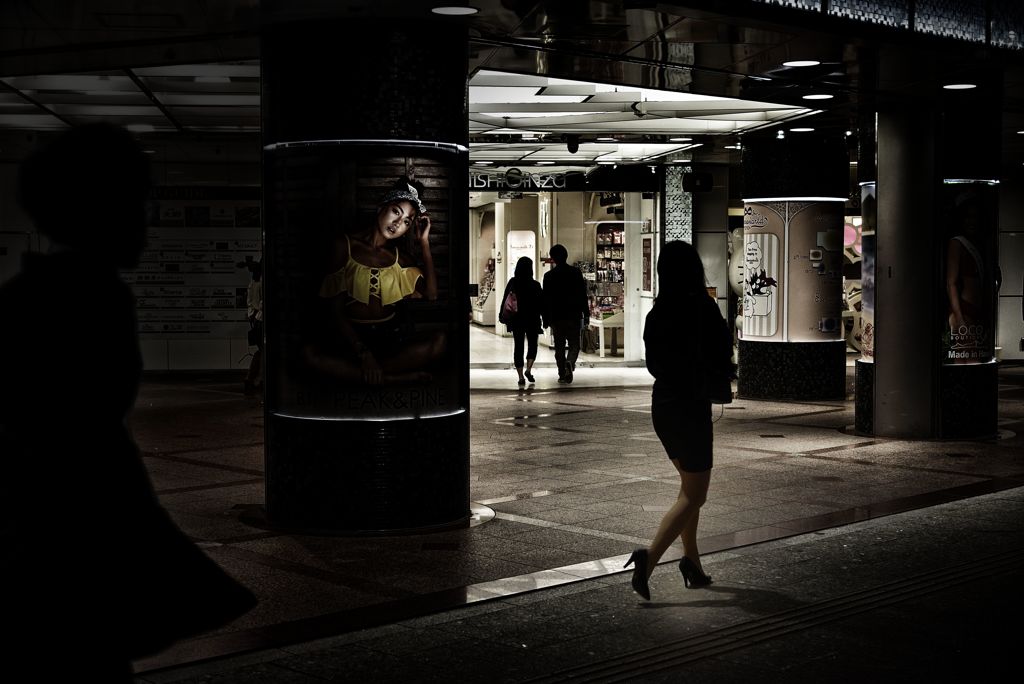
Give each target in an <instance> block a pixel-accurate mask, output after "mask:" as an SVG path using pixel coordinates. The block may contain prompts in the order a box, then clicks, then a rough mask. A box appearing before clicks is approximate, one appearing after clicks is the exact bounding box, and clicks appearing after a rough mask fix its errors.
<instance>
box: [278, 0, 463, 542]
mask: <svg viewBox="0 0 1024 684" xmlns="http://www.w3.org/2000/svg"><path fill="white" fill-rule="evenodd" d="M339 11H344V10H339ZM407 11H408V15H407V16H389V17H388V18H387V20H386V21H385V20H383V19H382V18H375V17H370V16H366V14H365V13H360V14H358V15H354V16H351V17H349V16H339V15H330V16H316V17H312V16H309V15H308V13H301V12H296V10H295V9H294V6H290V5H289V4H287V3H283V2H282V3H280V5H279V6H278V5H275V4H273V3H270V4H269V6H268V4H267V3H265V4H264V15H265V17H266V24H265V26H264V29H263V35H262V79H263V80H262V88H263V95H262V97H263V142H264V150H265V151H264V163H263V166H264V211H265V215H266V220H265V224H264V225H265V234H264V262H265V263H264V266H265V268H264V282H265V285H264V288H265V297H266V311H265V316H266V321H265V328H266V337H267V339H266V375H265V377H266V397H265V406H266V408H265V420H266V433H267V439H266V514H267V518H268V522H269V523H270V524H271V525H273V526H277V527H283V528H290V529H301V530H306V531H311V532H317V531H322V532H327V533H347V534H375V533H397V532H405V531H422V530H428V529H438V528H443V527H449V526H456V525H460V524H464V523H465V522H466V521H467V520H468V517H469V512H470V510H469V375H468V366H469V350H468V316H467V310H466V302H467V296H466V294H467V293H466V283H468V282H469V279H468V275H467V273H466V270H467V267H468V246H467V245H468V236H467V229H466V220H467V210H466V207H467V200H468V198H467V175H466V174H467V169H468V153H467V150H466V143H467V138H468V135H467V115H466V73H467V49H466V47H467V42H466V41H467V34H466V26H465V23H464V22H462V21H459V20H455V19H451V18H447V17H445V18H439V17H436V16H435V15H431V14H430V12H429V8H427V7H411V8H409V9H408V10H407ZM297 14H298V15H301V16H296V15H297ZM331 74H334V75H335V76H336V80H332V78H331Z"/></svg>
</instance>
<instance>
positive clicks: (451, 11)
mask: <svg viewBox="0 0 1024 684" xmlns="http://www.w3.org/2000/svg"><path fill="white" fill-rule="evenodd" d="M430 11H431V12H433V13H434V14H443V15H445V16H446V17H468V16H469V15H470V14H476V13H477V12H479V11H480V10H478V9H477V8H476V7H470V6H468V5H462V6H455V5H452V6H447V7H434V8H432V9H431V10H430Z"/></svg>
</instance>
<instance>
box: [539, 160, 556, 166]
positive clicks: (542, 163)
mask: <svg viewBox="0 0 1024 684" xmlns="http://www.w3.org/2000/svg"><path fill="white" fill-rule="evenodd" d="M554 163H555V162H553V161H539V162H537V166H552V165H553V164H554Z"/></svg>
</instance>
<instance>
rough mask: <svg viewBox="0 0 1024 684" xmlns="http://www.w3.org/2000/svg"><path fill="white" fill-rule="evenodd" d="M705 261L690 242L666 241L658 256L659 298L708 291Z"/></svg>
mask: <svg viewBox="0 0 1024 684" xmlns="http://www.w3.org/2000/svg"><path fill="white" fill-rule="evenodd" d="M707 285H708V281H707V277H706V276H705V275H704V262H702V261H701V260H700V254H698V253H697V248H696V247H694V246H693V245H691V244H690V243H689V242H683V241H682V240H673V241H672V242H666V243H665V245H664V246H663V247H662V248H661V254H660V255H659V256H658V299H661V298H662V297H671V298H675V297H683V296H686V295H691V294H698V293H706V292H707Z"/></svg>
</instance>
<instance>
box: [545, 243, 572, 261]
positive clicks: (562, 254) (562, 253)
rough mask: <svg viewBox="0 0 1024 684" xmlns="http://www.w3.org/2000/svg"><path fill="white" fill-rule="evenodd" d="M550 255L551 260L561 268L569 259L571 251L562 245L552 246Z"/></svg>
mask: <svg viewBox="0 0 1024 684" xmlns="http://www.w3.org/2000/svg"><path fill="white" fill-rule="evenodd" d="M548 254H549V255H551V258H552V259H553V260H554V262H555V263H556V264H557V265H559V266H561V265H562V264H564V263H565V262H566V260H568V258H569V250H567V249H566V248H565V247H564V246H562V245H552V246H551V251H549V252H548Z"/></svg>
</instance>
